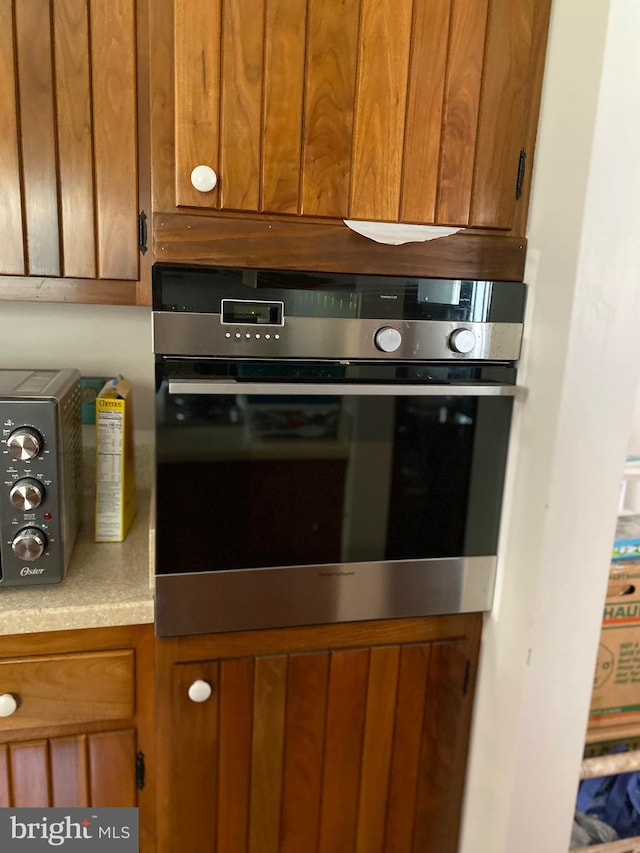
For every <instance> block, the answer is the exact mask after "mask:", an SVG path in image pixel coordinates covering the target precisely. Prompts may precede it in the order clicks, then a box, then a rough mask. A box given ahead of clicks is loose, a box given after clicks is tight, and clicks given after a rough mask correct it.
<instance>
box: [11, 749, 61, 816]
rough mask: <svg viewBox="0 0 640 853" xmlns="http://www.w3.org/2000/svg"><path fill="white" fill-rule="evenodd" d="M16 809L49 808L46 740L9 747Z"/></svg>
mask: <svg viewBox="0 0 640 853" xmlns="http://www.w3.org/2000/svg"><path fill="white" fill-rule="evenodd" d="M9 754H10V756H11V781H12V787H13V805H14V807H29V806H33V807H34V808H37V807H39V806H40V807H48V806H50V805H51V802H50V799H49V761H48V751H47V742H46V740H36V741H31V742H30V743H18V744H14V745H13V746H11V747H9Z"/></svg>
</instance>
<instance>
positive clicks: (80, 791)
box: [0, 730, 137, 808]
mask: <svg viewBox="0 0 640 853" xmlns="http://www.w3.org/2000/svg"><path fill="white" fill-rule="evenodd" d="M135 762H136V739H135V732H134V731H133V730H123V731H110V732H99V733H96V734H89V735H74V736H69V737H53V738H48V739H41V740H33V741H26V742H19V743H11V744H6V745H0V806H1V807H5V808H6V807H12V808H17V807H21V806H25V807H26V806H29V807H33V808H37V807H49V806H55V807H63V808H67V807H69V808H71V807H73V806H96V807H126V806H131V807H133V806H136V805H137V796H136V794H137V791H136V782H135V778H136V777H135Z"/></svg>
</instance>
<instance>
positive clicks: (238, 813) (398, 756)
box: [158, 615, 481, 853]
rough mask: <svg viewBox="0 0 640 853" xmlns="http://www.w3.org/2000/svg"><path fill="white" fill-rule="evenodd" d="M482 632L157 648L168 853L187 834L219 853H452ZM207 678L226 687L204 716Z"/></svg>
mask: <svg viewBox="0 0 640 853" xmlns="http://www.w3.org/2000/svg"><path fill="white" fill-rule="evenodd" d="M480 624H481V621H480V617H479V616H478V615H473V616H460V617H447V618H445V619H440V618H436V619H435V620H432V619H423V620H395V621H394V620H392V621H391V622H389V623H388V624H387V625H386V626H383V623H375V622H374V623H363V624H351V625H334V626H321V627H316V628H306V629H282V630H274V631H251V632H238V633H234V634H229V635H212V636H202V637H187V638H174V639H167V640H159V641H158V666H159V669H158V672H159V689H160V690H163V689H166V688H167V686H168V685H171V687H170V691H171V695H172V701H171V704H170V707H167V708H166V713H164V712H163V713H162V714H161V717H162V720H161V726H160V730H159V738H160V742H161V743H163V745H164V749H163V752H162V754H161V756H159V758H160V767H159V773H160V791H161V798H160V804H159V805H160V816H161V827H160V833H159V839H160V850H161V851H162V853H179V851H182V849H184V847H183V845H184V839H185V837H187V838H188V840H189V844H191V845H197V849H204V850H207V849H209V850H212V849H216V850H217V853H222V852H223V851H229V853H230V851H231V850H233V851H234V853H242V851H245V850H247V849H248V850H251V851H255V852H256V853H258V851H259V853H270V851H273V853H299V851H303V850H305V851H306V850H315V851H318V853H324V851H331V853H334V851H342V850H351V851H354V853H355V851H358V853H418V851H422V850H426V851H428V852H429V853H430V851H436V850H437V851H438V853H454V851H455V850H456V849H457V837H458V825H459V818H460V809H461V803H462V785H463V782H464V773H465V764H466V752H467V745H468V731H469V723H470V714H471V707H472V699H473V682H474V674H475V669H476V661H477V653H478V647H479V637H480ZM394 634H395V639H396V642H391V643H389V642H388V639H389V637H393V636H394ZM402 638H404V639H405V640H406V641H407V642H403V641H402ZM247 652H249V654H247ZM190 657H191V660H188V662H180V661H181V659H182V658H187V659H188V658H190ZM467 668H468V672H469V675H468V677H467ZM196 678H203V679H204V680H206V681H208V682H209V683H210V684H211V686H212V688H213V694H212V696H211V697H210V699H208V700H207V701H206V702H204V703H202V705H198V704H196V703H193V702H191V701H190V700H189V699H188V697H187V695H186V690H187V688H188V685H189V683H191V681H192V680H195V679H196ZM465 682H468V685H467V689H466V692H465ZM165 707H166V706H165ZM177 732H179V733H180V736H179V737H171V734H170V733H177ZM194 823H195V824H197V826H196V827H195V828H194V826H193V824H194ZM216 832H217V839H218V842H217V847H215V848H214V847H213V846H212V842H211V839H212V838H213V837H214V836H215V834H216ZM185 833H186V836H185ZM234 844H235V846H232V845H234ZM193 849H196V847H194V848H193Z"/></svg>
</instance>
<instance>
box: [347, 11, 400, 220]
mask: <svg viewBox="0 0 640 853" xmlns="http://www.w3.org/2000/svg"><path fill="white" fill-rule="evenodd" d="M412 9H413V2H412V0H362V10H361V21H360V38H359V53H360V60H359V65H360V67H359V69H358V85H357V92H356V116H355V131H354V147H353V165H352V176H351V209H350V217H351V218H353V219H382V220H389V221H392V222H396V221H397V220H398V217H399V212H400V187H401V183H402V155H403V140H404V126H405V113H406V100H407V83H408V67H409V45H410V41H411V19H412Z"/></svg>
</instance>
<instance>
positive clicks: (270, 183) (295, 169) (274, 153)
mask: <svg viewBox="0 0 640 853" xmlns="http://www.w3.org/2000/svg"><path fill="white" fill-rule="evenodd" d="M306 7H307V3H306V0H269V2H268V3H267V19H266V25H265V69H264V79H265V93H264V98H265V104H264V116H265V120H264V129H263V133H264V150H263V155H262V170H263V175H262V209H263V210H264V211H266V212H270V213H293V214H297V213H298V210H299V202H298V199H299V195H300V163H301V145H302V114H303V105H302V97H303V92H304V57H305V32H306Z"/></svg>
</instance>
